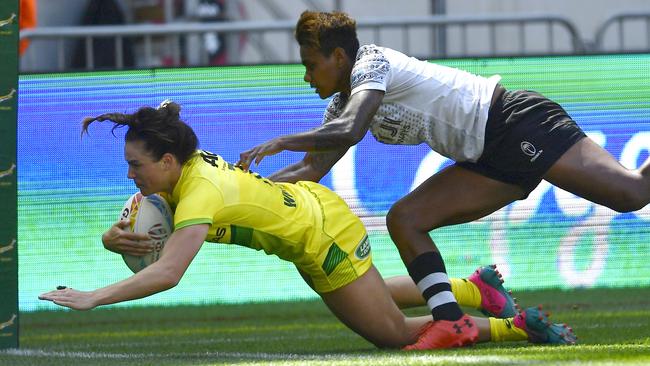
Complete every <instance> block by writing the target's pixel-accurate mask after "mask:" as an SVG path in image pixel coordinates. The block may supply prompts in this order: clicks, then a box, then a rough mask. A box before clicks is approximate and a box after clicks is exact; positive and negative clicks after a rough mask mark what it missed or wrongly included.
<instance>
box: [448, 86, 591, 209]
mask: <svg viewBox="0 0 650 366" xmlns="http://www.w3.org/2000/svg"><path fill="white" fill-rule="evenodd" d="M585 136H586V135H585V133H584V132H583V131H582V130H581V129H580V127H579V126H578V125H577V124H576V123H575V122H574V121H573V120H572V119H571V117H569V115H568V114H567V113H566V111H565V110H564V109H563V108H562V107H561V106H560V105H559V104H557V103H555V102H553V101H551V100H550V99H548V98H546V97H544V96H543V95H541V94H539V93H536V92H532V91H523V90H517V91H505V92H503V94H502V95H501V96H500V97H497V99H496V100H495V101H494V103H493V105H492V106H491V107H490V112H489V115H488V120H487V125H486V128H485V147H484V149H483V154H482V155H481V157H480V158H479V159H478V161H477V162H476V163H471V162H459V163H456V165H458V166H461V167H463V168H466V169H469V170H472V171H474V172H476V173H479V174H481V175H484V176H486V177H489V178H492V179H496V180H498V181H502V182H505V183H510V184H515V185H518V186H520V187H521V188H523V189H524V191H525V193H526V196H528V194H529V193H530V192H531V191H532V190H533V189H535V187H537V185H538V184H539V182H541V180H542V178H543V177H544V175H545V174H546V172H547V171H548V170H549V169H550V168H551V166H552V165H553V164H554V163H555V162H556V161H557V160H558V159H559V158H560V157H561V156H562V154H564V153H565V152H566V151H567V150H568V149H569V148H570V147H571V146H573V145H574V144H575V143H576V142H578V141H580V140H581V139H582V138H583V137H585Z"/></svg>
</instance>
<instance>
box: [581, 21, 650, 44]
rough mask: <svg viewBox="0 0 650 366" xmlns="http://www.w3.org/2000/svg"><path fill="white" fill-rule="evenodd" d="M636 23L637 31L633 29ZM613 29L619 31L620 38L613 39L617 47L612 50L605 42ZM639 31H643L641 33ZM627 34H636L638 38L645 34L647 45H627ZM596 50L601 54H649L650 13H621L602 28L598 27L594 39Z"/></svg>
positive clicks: (606, 22)
mask: <svg viewBox="0 0 650 366" xmlns="http://www.w3.org/2000/svg"><path fill="white" fill-rule="evenodd" d="M634 22H636V23H637V24H636V25H637V28H636V29H633V27H634V25H635V24H634ZM626 26H627V27H626ZM643 28H645V29H643ZM612 29H616V30H617V36H618V37H616V38H613V39H612V40H613V41H614V43H616V45H615V46H614V47H612V48H609V47H607V45H606V44H605V41H606V36H607V34H608V31H610V30H612ZM639 30H642V31H641V32H639ZM627 32H635V35H636V36H637V37H638V36H639V35H641V34H645V45H643V46H641V45H638V46H634V45H626V44H625V40H626V37H625V35H626V34H627ZM594 49H595V50H597V51H599V52H605V51H616V52H623V51H627V52H633V51H639V52H640V51H644V52H647V51H648V50H650V13H621V14H616V15H614V16H612V17H610V18H609V19H607V20H606V21H605V22H604V23H603V24H602V25H601V26H600V27H598V30H597V31H596V37H595V39H594Z"/></svg>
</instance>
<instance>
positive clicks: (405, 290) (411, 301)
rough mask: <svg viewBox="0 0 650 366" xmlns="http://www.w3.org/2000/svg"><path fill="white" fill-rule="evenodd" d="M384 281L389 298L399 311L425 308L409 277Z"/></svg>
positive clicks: (396, 277) (390, 278) (420, 295)
mask: <svg viewBox="0 0 650 366" xmlns="http://www.w3.org/2000/svg"><path fill="white" fill-rule="evenodd" d="M384 281H385V282H386V286H387V287H388V291H389V292H390V296H391V297H392V298H393V301H394V302H395V304H397V306H398V307H399V308H400V309H408V308H414V307H416V306H425V305H426V304H427V303H426V302H425V301H424V297H422V293H421V292H420V290H419V289H418V287H417V286H415V283H414V282H413V279H412V278H411V277H409V276H395V277H389V278H385V279H384Z"/></svg>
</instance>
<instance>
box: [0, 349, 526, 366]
mask: <svg viewBox="0 0 650 366" xmlns="http://www.w3.org/2000/svg"><path fill="white" fill-rule="evenodd" d="M0 354H5V355H10V356H24V357H59V358H85V359H139V358H145V357H146V358H152V357H153V358H168V357H179V356H184V357H214V358H243V359H248V360H262V361H275V360H282V361H289V360H293V361H300V360H313V361H334V362H336V361H352V362H355V361H356V362H358V361H363V360H366V361H367V362H373V361H374V362H378V363H379V364H384V362H382V359H386V360H385V361H386V362H391V361H390V360H391V359H393V358H394V356H387V355H382V354H379V355H374V356H373V355H355V354H294V353H265V352H257V353H252V352H194V353H165V354H153V353H134V354H127V353H105V352H65V351H64V352H56V351H44V350H39V349H8V350H3V351H0ZM399 358H400V359H402V360H411V361H414V360H418V361H426V362H429V363H430V364H432V365H440V364H446V363H447V362H462V363H464V364H482V363H485V362H502V363H509V362H512V361H513V358H512V357H503V356H476V355H467V356H445V355H418V354H413V353H411V354H406V353H404V354H401V355H400V356H399ZM393 361H394V360H393Z"/></svg>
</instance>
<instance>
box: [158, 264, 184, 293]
mask: <svg viewBox="0 0 650 366" xmlns="http://www.w3.org/2000/svg"><path fill="white" fill-rule="evenodd" d="M182 277H183V275H182V274H179V273H178V272H177V271H174V270H173V269H171V268H170V269H166V270H164V271H162V272H161V273H160V276H159V277H158V280H159V281H160V282H159V284H160V287H161V288H162V289H163V291H164V290H169V289H171V288H174V287H176V286H177V285H178V284H179V282H181V278H182Z"/></svg>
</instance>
